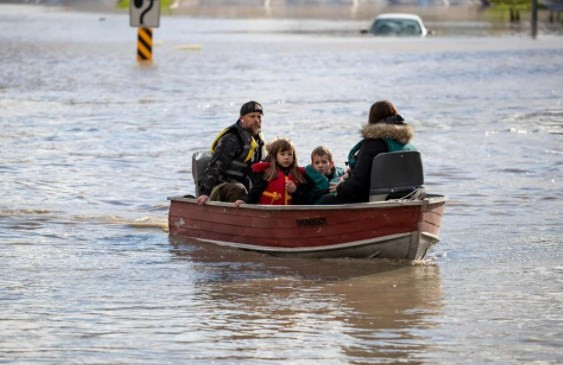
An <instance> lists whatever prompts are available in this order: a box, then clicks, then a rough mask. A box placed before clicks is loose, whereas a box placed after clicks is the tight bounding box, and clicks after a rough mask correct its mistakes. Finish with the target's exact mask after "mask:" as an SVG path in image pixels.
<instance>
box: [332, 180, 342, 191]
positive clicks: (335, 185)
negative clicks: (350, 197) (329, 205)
mask: <svg viewBox="0 0 563 365" xmlns="http://www.w3.org/2000/svg"><path fill="white" fill-rule="evenodd" d="M341 182H342V180H340V181H338V182H331V183H330V188H329V191H330V192H331V193H334V192H335V191H336V187H337V186H338V185H340V183H341Z"/></svg>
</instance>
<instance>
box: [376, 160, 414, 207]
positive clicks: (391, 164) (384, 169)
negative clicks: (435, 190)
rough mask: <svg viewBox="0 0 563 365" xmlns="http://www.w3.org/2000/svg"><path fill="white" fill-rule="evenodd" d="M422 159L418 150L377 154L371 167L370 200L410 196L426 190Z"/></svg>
mask: <svg viewBox="0 0 563 365" xmlns="http://www.w3.org/2000/svg"><path fill="white" fill-rule="evenodd" d="M423 185H424V173H423V169H422V159H421V158H420V152H418V151H396V152H387V153H380V154H379V155H377V156H375V157H374V159H373V162H372V167H371V177H370V190H369V196H370V197H369V200H370V201H381V200H388V199H400V198H408V197H411V196H419V195H420V194H415V193H416V192H417V190H418V191H419V192H422V193H423V192H424V189H423Z"/></svg>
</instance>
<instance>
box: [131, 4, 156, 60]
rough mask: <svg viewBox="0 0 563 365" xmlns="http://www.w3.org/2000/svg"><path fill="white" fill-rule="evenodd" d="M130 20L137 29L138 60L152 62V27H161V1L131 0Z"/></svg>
mask: <svg viewBox="0 0 563 365" xmlns="http://www.w3.org/2000/svg"><path fill="white" fill-rule="evenodd" d="M129 2H130V4H129V20H130V25H131V26H132V27H137V28H138V30H137V60H138V61H151V60H152V27H154V28H158V26H159V25H160V24H159V22H160V1H159V0H129Z"/></svg>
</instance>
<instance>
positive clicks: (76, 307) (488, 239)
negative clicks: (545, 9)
mask: <svg viewBox="0 0 563 365" xmlns="http://www.w3.org/2000/svg"><path fill="white" fill-rule="evenodd" d="M22 9H23V10H22ZM128 23H129V21H128V17H127V16H126V15H118V14H113V15H107V14H106V15H100V14H92V13H89V14H83V13H73V12H61V11H58V10H55V9H49V10H45V9H43V8H40V7H14V6H6V5H3V6H0V65H1V67H0V111H1V113H0V127H1V129H0V181H1V184H0V189H1V190H0V192H1V194H0V304H1V306H2V311H1V314H0V363H5V364H61V363H83V364H155V363H162V364H186V363H190V364H209V363H219V364H247V363H258V364H311V363H322V364H368V363H407V364H410V363H412V364H452V363H467V364H484V363H486V364H489V363H494V364H513V363H521V364H528V363H538V364H558V363H561V362H563V352H562V350H561V345H563V341H562V340H561V337H562V334H563V333H562V332H563V323H562V322H563V320H562V316H561V313H562V312H563V297H562V292H563V265H562V260H561V248H562V243H563V239H562V237H563V229H562V228H561V217H562V207H563V205H562V203H561V199H562V198H563V189H562V185H561V181H562V179H563V171H562V169H563V158H562V155H563V140H562V135H563V123H562V122H563V106H562V95H563V42H562V38H561V37H560V36H552V35H545V34H542V35H540V37H539V39H537V40H536V41H533V40H531V39H529V38H528V37H527V35H521V34H518V35H514V36H509V35H508V36H506V35H505V36H502V37H499V36H479V37H474V36H472V37H462V36H456V37H433V38H427V39H416V40H408V39H400V40H395V39H375V38H372V37H365V36H359V35H358V36H352V35H350V32H343V33H342V34H341V33H340V32H338V31H335V32H332V33H330V34H326V32H324V31H323V30H324V29H340V27H342V26H343V25H342V23H339V22H330V21H304V20H241V19H239V20H236V19H231V20H214V19H203V18H199V19H195V18H184V17H164V18H163V19H162V20H161V27H160V28H158V29H157V30H155V39H156V42H157V44H158V46H157V47H155V51H154V56H155V62H154V64H153V65H152V66H148V67H140V66H139V65H138V64H137V63H136V61H135V47H136V44H135V40H136V33H135V29H133V28H130V27H129V25H128ZM346 27H348V25H346ZM304 29H305V30H306V31H303V30H304ZM344 33H346V34H345V35H344ZM194 49H199V51H194ZM381 98H388V99H390V100H392V101H393V102H394V103H395V104H396V105H397V106H398V108H399V109H400V112H401V113H402V114H403V116H404V117H405V118H406V119H407V120H408V121H410V122H411V123H412V124H413V125H414V127H415V129H416V131H417V136H416V139H415V142H416V144H417V146H418V147H419V149H420V150H421V151H422V153H423V156H424V163H425V173H426V182H427V189H428V190H429V191H431V192H435V193H442V194H446V195H447V196H448V197H449V199H450V200H449V204H448V206H447V207H446V216H445V220H444V222H443V228H442V232H441V238H442V242H441V243H440V244H439V245H438V246H437V247H436V248H435V249H434V250H433V251H432V252H431V254H430V257H429V258H428V259H427V260H425V261H424V262H417V263H413V264H404V263H394V262H380V261H363V260H326V261H325V260H304V259H288V258H276V257H270V256H264V255H258V254H254V253H249V252H243V251H234V250H229V249H224V248H217V247H214V246H209V245H202V244H195V243H193V242H186V241H181V240H172V239H169V237H168V235H167V233H166V232H165V231H164V230H163V229H164V228H165V226H166V216H167V209H168V202H167V200H166V197H167V196H171V195H178V194H187V193H193V187H192V181H191V173H190V163H191V162H190V161H191V154H192V152H193V151H196V150H199V149H202V148H206V147H207V146H208V145H209V143H210V142H211V140H212V138H213V136H214V135H215V133H216V132H217V131H218V130H219V129H220V128H222V127H224V126H227V125H228V124H230V123H231V122H233V121H234V120H235V118H236V115H237V114H236V113H237V111H238V108H239V107H240V104H241V103H243V102H245V101H247V100H250V99H257V100H259V101H260V102H261V103H262V104H263V105H264V107H265V119H264V133H265V135H266V137H267V138H272V137H274V136H276V135H283V136H287V137H290V138H292V139H293V140H294V142H295V144H296V146H297V149H298V153H299V157H300V162H301V164H306V163H307V156H308V155H309V151H310V150H311V149H312V148H313V147H315V146H317V145H319V144H327V145H329V146H330V147H331V148H332V149H333V152H334V155H335V158H336V161H337V163H338V164H340V165H342V164H343V161H344V159H345V156H346V154H347V152H348V150H349V148H350V147H351V146H353V144H354V143H355V142H356V140H357V139H358V136H359V134H358V129H359V127H360V126H361V124H362V123H363V122H364V121H365V120H366V119H367V110H368V108H369V106H370V105H371V103H372V102H373V101H374V100H377V99H381Z"/></svg>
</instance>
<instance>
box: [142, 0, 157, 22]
mask: <svg viewBox="0 0 563 365" xmlns="http://www.w3.org/2000/svg"><path fill="white" fill-rule="evenodd" d="M150 2H151V3H150V4H149V7H148V8H146V9H145V10H144V11H143V12H142V13H141V19H140V21H141V25H142V24H143V18H144V17H145V14H146V13H148V12H149V10H151V9H152V5H153V3H154V0H150Z"/></svg>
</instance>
